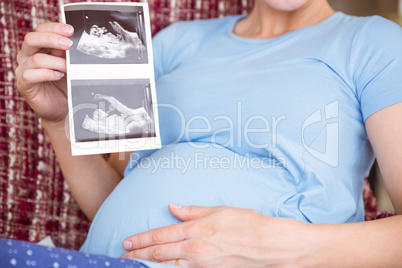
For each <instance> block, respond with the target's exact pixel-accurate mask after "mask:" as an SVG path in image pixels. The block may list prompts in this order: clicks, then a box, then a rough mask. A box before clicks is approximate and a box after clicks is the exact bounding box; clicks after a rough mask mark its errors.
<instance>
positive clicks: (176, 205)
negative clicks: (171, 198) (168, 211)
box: [170, 203, 182, 209]
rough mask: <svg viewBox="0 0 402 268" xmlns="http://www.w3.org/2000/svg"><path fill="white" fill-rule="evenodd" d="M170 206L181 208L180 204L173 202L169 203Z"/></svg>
mask: <svg viewBox="0 0 402 268" xmlns="http://www.w3.org/2000/svg"><path fill="white" fill-rule="evenodd" d="M170 207H171V208H173V209H181V208H182V206H180V205H178V204H175V203H170Z"/></svg>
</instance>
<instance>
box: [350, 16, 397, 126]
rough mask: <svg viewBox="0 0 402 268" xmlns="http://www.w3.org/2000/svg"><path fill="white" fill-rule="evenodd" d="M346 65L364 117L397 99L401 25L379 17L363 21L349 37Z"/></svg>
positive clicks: (395, 101) (393, 102) (394, 102)
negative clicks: (353, 35)
mask: <svg viewBox="0 0 402 268" xmlns="http://www.w3.org/2000/svg"><path fill="white" fill-rule="evenodd" d="M350 68H351V71H352V73H353V75H354V76H353V80H354V83H355V86H356V95H357V97H358V99H359V101H360V105H361V110H362V114H363V118H364V120H366V119H367V118H368V117H369V116H370V115H372V114H373V113H375V112H377V111H379V110H381V109H384V108H386V107H388V106H390V105H393V104H396V103H398V102H401V101H402V29H401V27H400V26H399V25H397V24H395V23H393V22H391V21H388V20H386V19H384V18H381V17H379V16H373V17H371V18H370V19H368V20H366V21H365V22H364V23H363V24H362V25H361V26H360V28H359V30H358V32H357V33H356V36H355V38H354V40H353V44H352V48H351V56H350Z"/></svg>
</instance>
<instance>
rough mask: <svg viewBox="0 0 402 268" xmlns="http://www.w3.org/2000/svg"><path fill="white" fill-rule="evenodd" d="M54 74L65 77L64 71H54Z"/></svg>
mask: <svg viewBox="0 0 402 268" xmlns="http://www.w3.org/2000/svg"><path fill="white" fill-rule="evenodd" d="M54 74H55V75H56V76H58V77H63V76H64V73H62V72H58V71H54Z"/></svg>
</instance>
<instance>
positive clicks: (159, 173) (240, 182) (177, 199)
mask: <svg viewBox="0 0 402 268" xmlns="http://www.w3.org/2000/svg"><path fill="white" fill-rule="evenodd" d="M269 164H270V163H269V162H267V159H255V158H254V159H253V158H245V157H242V156H239V155H237V154H235V153H233V152H232V151H230V150H227V149H225V148H217V147H213V146H209V147H208V148H203V149H200V148H198V149H197V148H195V147H194V146H191V145H189V144H186V143H181V144H177V145H175V146H171V147H167V148H163V149H162V150H159V151H157V152H156V153H154V154H152V155H151V156H149V157H147V158H144V159H143V160H142V162H141V163H140V164H139V165H138V166H137V167H136V168H135V169H133V171H132V172H131V173H130V174H129V175H128V176H127V177H126V178H124V179H123V180H122V182H121V183H120V184H119V185H118V186H117V187H116V188H115V189H114V191H113V192H112V193H111V194H110V196H109V197H108V198H107V199H106V201H105V202H104V203H103V205H102V207H101V208H100V209H99V211H98V213H97V215H96V217H95V219H94V221H93V223H92V226H91V229H90V231H89V233H88V237H87V240H86V241H85V243H84V245H83V247H82V248H81V251H84V252H88V253H94V254H102V255H107V256H111V257H119V256H120V255H121V254H123V253H125V251H124V250H123V248H122V242H123V240H124V239H125V238H126V237H128V236H131V235H134V234H137V233H141V232H145V231H148V230H151V229H154V228H158V227H163V226H167V225H171V224H174V223H178V222H179V221H178V220H177V219H175V218H174V217H173V216H171V215H170V213H169V211H168V205H169V203H171V202H173V203H177V204H181V205H199V206H220V205H225V206H232V207H241V208H251V209H255V210H258V211H259V212H261V213H262V214H264V215H267V216H277V215H276V204H275V202H276V200H278V198H279V197H280V196H281V195H283V193H285V192H289V191H291V190H292V189H293V187H292V185H290V184H289V181H291V180H288V178H289V176H290V175H289V174H288V172H287V171H286V170H285V169H283V168H280V167H275V166H270V165H269Z"/></svg>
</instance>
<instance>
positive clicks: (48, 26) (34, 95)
mask: <svg viewBox="0 0 402 268" xmlns="http://www.w3.org/2000/svg"><path fill="white" fill-rule="evenodd" d="M73 32H74V29H73V27H71V26H70V25H67V24H62V23H43V24H40V25H39V26H38V28H37V29H36V31H35V32H32V33H29V34H27V35H26V37H25V40H24V43H23V44H22V48H21V51H20V52H19V53H18V55H17V62H18V67H17V69H16V75H17V87H18V90H19V91H20V92H21V94H22V95H23V97H24V98H25V99H26V101H27V102H28V103H29V105H30V106H31V107H32V109H33V110H34V111H35V112H36V113H37V114H38V115H39V117H40V118H41V119H42V120H45V121H49V122H55V123H56V122H63V120H64V118H65V116H66V114H67V110H68V106H67V84H66V79H65V75H64V74H65V72H66V59H65V51H66V50H68V49H69V48H70V47H71V46H72V41H71V40H70V39H69V38H68V37H70V36H71V35H72V34H73Z"/></svg>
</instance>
